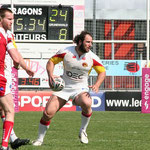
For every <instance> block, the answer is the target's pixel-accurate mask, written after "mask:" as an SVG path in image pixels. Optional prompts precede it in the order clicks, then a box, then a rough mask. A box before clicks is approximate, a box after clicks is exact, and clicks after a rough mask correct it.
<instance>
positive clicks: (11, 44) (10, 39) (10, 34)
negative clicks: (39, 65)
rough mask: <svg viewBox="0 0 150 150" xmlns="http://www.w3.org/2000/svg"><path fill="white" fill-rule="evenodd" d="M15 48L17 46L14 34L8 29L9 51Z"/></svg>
mask: <svg viewBox="0 0 150 150" xmlns="http://www.w3.org/2000/svg"><path fill="white" fill-rule="evenodd" d="M13 48H17V46H16V43H15V40H14V36H13V34H12V33H11V32H10V31H7V51H8V50H10V49H13Z"/></svg>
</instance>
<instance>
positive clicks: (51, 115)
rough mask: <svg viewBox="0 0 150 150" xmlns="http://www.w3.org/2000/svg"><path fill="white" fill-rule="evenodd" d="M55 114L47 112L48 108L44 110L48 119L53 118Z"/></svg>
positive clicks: (44, 115) (44, 114)
mask: <svg viewBox="0 0 150 150" xmlns="http://www.w3.org/2000/svg"><path fill="white" fill-rule="evenodd" d="M53 116H54V114H53V113H50V112H47V111H46V110H45V111H44V112H43V117H44V118H45V119H46V120H50V119H52V118H53Z"/></svg>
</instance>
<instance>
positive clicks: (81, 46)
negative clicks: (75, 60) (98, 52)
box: [79, 43, 87, 53]
mask: <svg viewBox="0 0 150 150" xmlns="http://www.w3.org/2000/svg"><path fill="white" fill-rule="evenodd" d="M79 51H80V52H82V53H87V51H86V49H85V47H84V45H83V43H82V44H81V45H80V46H79Z"/></svg>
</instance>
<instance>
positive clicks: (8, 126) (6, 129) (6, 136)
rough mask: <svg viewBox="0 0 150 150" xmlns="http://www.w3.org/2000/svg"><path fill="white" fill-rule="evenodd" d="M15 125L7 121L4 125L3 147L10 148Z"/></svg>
mask: <svg viewBox="0 0 150 150" xmlns="http://www.w3.org/2000/svg"><path fill="white" fill-rule="evenodd" d="M13 125H14V123H13V122H11V121H7V120H5V122H4V124H3V138H2V147H8V141H9V137H10V133H11V130H12V128H13Z"/></svg>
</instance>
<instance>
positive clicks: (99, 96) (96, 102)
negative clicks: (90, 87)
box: [76, 92, 105, 111]
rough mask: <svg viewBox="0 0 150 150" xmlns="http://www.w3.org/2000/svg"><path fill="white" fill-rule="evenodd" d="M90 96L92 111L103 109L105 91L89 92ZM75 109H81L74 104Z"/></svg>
mask: <svg viewBox="0 0 150 150" xmlns="http://www.w3.org/2000/svg"><path fill="white" fill-rule="evenodd" d="M90 95H91V97H92V110H93V111H105V93H104V92H99V93H94V92H90ZM76 111H81V107H79V106H76Z"/></svg>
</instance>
